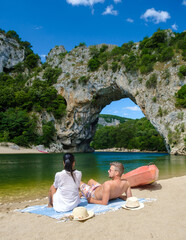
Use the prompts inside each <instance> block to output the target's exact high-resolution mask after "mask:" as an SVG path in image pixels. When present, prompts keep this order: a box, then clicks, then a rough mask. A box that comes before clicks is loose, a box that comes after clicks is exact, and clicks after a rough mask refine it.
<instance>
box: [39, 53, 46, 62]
mask: <svg viewBox="0 0 186 240" xmlns="http://www.w3.org/2000/svg"><path fill="white" fill-rule="evenodd" d="M39 56H40V57H41V61H42V62H45V61H46V56H47V55H46V54H40V55H39Z"/></svg>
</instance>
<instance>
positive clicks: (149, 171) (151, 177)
mask: <svg viewBox="0 0 186 240" xmlns="http://www.w3.org/2000/svg"><path fill="white" fill-rule="evenodd" d="M158 176H159V169H158V168H157V167H156V166H155V165H154V164H152V165H148V166H142V167H139V168H136V169H134V170H132V171H130V172H128V173H126V174H123V175H122V177H121V178H122V179H127V181H128V182H129V183H130V186H131V187H137V186H142V185H146V184H150V183H153V182H155V181H156V180H157V179H158Z"/></svg>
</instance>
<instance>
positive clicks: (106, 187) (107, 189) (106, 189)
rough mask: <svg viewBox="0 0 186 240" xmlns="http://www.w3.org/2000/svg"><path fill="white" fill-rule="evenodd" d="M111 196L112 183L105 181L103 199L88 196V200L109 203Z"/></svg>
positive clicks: (96, 202) (95, 202)
mask: <svg viewBox="0 0 186 240" xmlns="http://www.w3.org/2000/svg"><path fill="white" fill-rule="evenodd" d="M109 196H110V184H109V183H104V184H103V196H102V200H97V199H94V198H87V200H88V202H89V203H94V204H101V205H107V204H108V201H109Z"/></svg>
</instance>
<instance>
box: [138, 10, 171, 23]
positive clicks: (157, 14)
mask: <svg viewBox="0 0 186 240" xmlns="http://www.w3.org/2000/svg"><path fill="white" fill-rule="evenodd" d="M141 18H142V19H145V21H146V22H149V21H151V22H154V23H155V24H158V23H160V22H166V21H167V19H169V18H170V14H169V13H168V12H166V11H160V10H159V11H156V10H155V9H154V8H151V9H147V10H146V12H145V13H144V14H143V15H142V16H141Z"/></svg>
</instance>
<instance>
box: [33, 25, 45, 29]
mask: <svg viewBox="0 0 186 240" xmlns="http://www.w3.org/2000/svg"><path fill="white" fill-rule="evenodd" d="M42 28H43V27H42V26H34V27H33V29H35V30H40V29H42Z"/></svg>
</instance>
